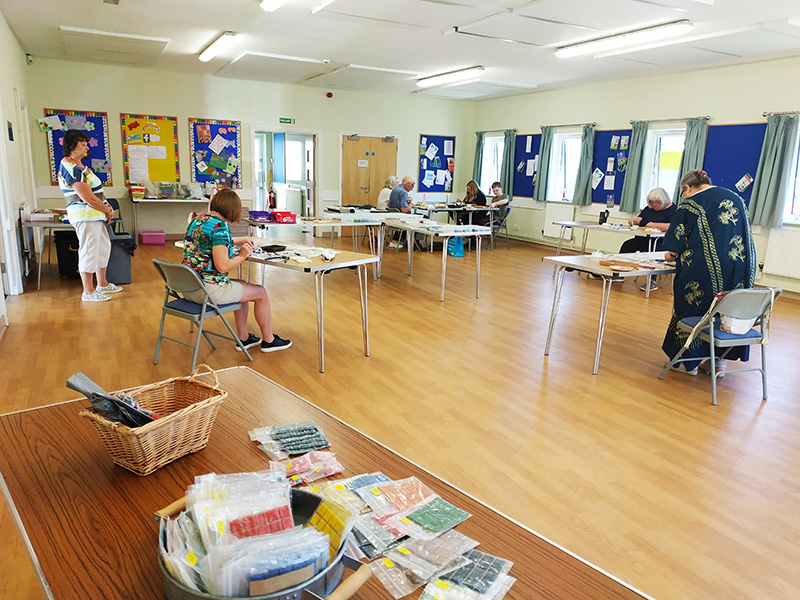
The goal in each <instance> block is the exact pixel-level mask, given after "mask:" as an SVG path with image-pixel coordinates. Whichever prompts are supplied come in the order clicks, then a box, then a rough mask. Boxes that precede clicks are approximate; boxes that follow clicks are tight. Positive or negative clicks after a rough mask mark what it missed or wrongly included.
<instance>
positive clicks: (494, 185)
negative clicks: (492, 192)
mask: <svg viewBox="0 0 800 600" xmlns="http://www.w3.org/2000/svg"><path fill="white" fill-rule="evenodd" d="M496 187H499V188H501V187H503V184H502V183H500V182H499V181H495V182H494V183H493V184H492V185H491V186H490V188H489V189H494V188H496Z"/></svg>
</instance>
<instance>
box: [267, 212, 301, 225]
mask: <svg viewBox="0 0 800 600" xmlns="http://www.w3.org/2000/svg"><path fill="white" fill-rule="evenodd" d="M272 214H273V215H274V216H275V222H276V223H296V222H297V215H295V214H294V213H291V212H288V211H282V210H276V211H275V212H274V213H272Z"/></svg>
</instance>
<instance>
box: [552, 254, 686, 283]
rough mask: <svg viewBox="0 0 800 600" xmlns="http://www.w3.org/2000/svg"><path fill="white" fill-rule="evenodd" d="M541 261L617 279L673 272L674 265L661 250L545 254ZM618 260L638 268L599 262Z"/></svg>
mask: <svg viewBox="0 0 800 600" xmlns="http://www.w3.org/2000/svg"><path fill="white" fill-rule="evenodd" d="M542 260H543V261H546V262H551V263H554V264H555V265H556V266H558V267H564V268H567V267H569V268H571V269H574V270H576V271H580V272H582V273H594V274H595V275H601V276H605V277H609V278H611V279H617V278H620V277H640V276H646V275H665V274H669V273H674V272H675V265H674V264H672V263H667V262H660V261H663V260H664V253H663V252H634V253H630V254H606V255H603V256H600V257H597V256H592V255H591V254H581V255H578V256H564V255H561V256H545V257H544V258H542ZM601 260H602V261H619V262H623V263H636V264H637V265H639V268H634V269H633V270H631V271H616V270H614V269H612V268H610V267H608V266H604V265H601V264H600V261H601ZM657 261H658V262H657Z"/></svg>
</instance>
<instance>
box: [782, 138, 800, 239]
mask: <svg viewBox="0 0 800 600" xmlns="http://www.w3.org/2000/svg"><path fill="white" fill-rule="evenodd" d="M794 149H795V159H794V161H792V162H793V167H792V174H791V176H790V181H793V182H794V185H793V186H790V189H789V190H787V193H786V201H785V202H784V204H783V222H784V223H785V224H788V225H800V124H798V128H797V131H795V138H794Z"/></svg>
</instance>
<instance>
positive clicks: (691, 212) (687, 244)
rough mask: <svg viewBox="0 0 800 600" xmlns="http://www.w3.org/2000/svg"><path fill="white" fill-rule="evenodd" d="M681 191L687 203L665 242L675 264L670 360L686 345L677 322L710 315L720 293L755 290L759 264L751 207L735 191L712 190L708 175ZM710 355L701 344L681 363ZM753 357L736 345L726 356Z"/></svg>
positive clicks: (692, 369)
mask: <svg viewBox="0 0 800 600" xmlns="http://www.w3.org/2000/svg"><path fill="white" fill-rule="evenodd" d="M681 192H682V196H683V198H684V200H683V201H682V202H681V204H680V206H678V209H677V210H676V211H675V218H673V219H672V224H671V225H670V226H669V230H668V231H667V235H666V236H665V237H664V250H666V253H665V255H664V258H665V259H666V260H668V261H673V260H674V261H675V282H674V283H673V286H672V289H673V296H674V300H673V302H674V304H673V309H672V318H671V319H670V322H669V326H668V327H667V333H666V335H665V336H664V342H663V344H662V345H661V348H662V350H664V353H665V354H666V355H667V356H668V357H669V358H670V359H671V358H672V357H674V356H675V355H676V354H677V353H678V352H679V351H680V350H681V348H683V344H684V343H685V342H686V332H684V331H682V330H680V329H678V325H677V323H678V321H680V320H681V319H683V318H685V317H700V316H702V315H704V314H706V312H707V311H708V309H709V307H710V306H711V303H712V302H713V301H714V297H715V296H716V295H717V294H719V293H721V292H726V291H730V290H734V289H741V288H751V287H753V285H754V284H755V276H756V263H757V260H756V250H755V246H754V244H753V233H752V230H751V229H750V219H749V217H748V214H747V206H745V204H744V202H743V201H742V199H741V198H740V197H739V196H738V195H737V194H736V193H735V192H733V191H731V190H728V189H725V188H721V187H716V186H713V185H711V179H710V178H709V177H708V174H707V173H706V172H705V171H689V172H688V173H687V174H686V175H684V176H683V178H682V179H681ZM709 352H710V350H709V346H708V342H702V341H700V340H698V342H697V344H693V345H692V346H691V347H690V348H689V349H688V350H687V351H686V352H684V354H683V356H682V357H681V358H692V357H698V358H699V357H704V356H708V355H709ZM749 357H750V346H737V347H734V348H733V349H732V350H731V351H730V352H729V353H728V359H731V360H742V361H746V360H748V358H749ZM699 362H700V361H699V360H697V361H691V360H690V361H687V362H684V363H682V364H683V365H684V368H685V369H686V372H688V373H689V374H692V375H696V374H697V367H698V363H699ZM677 366H678V365H676V368H677ZM701 368H702V366H701ZM717 370H719V371H724V370H725V361H718V362H717Z"/></svg>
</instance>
